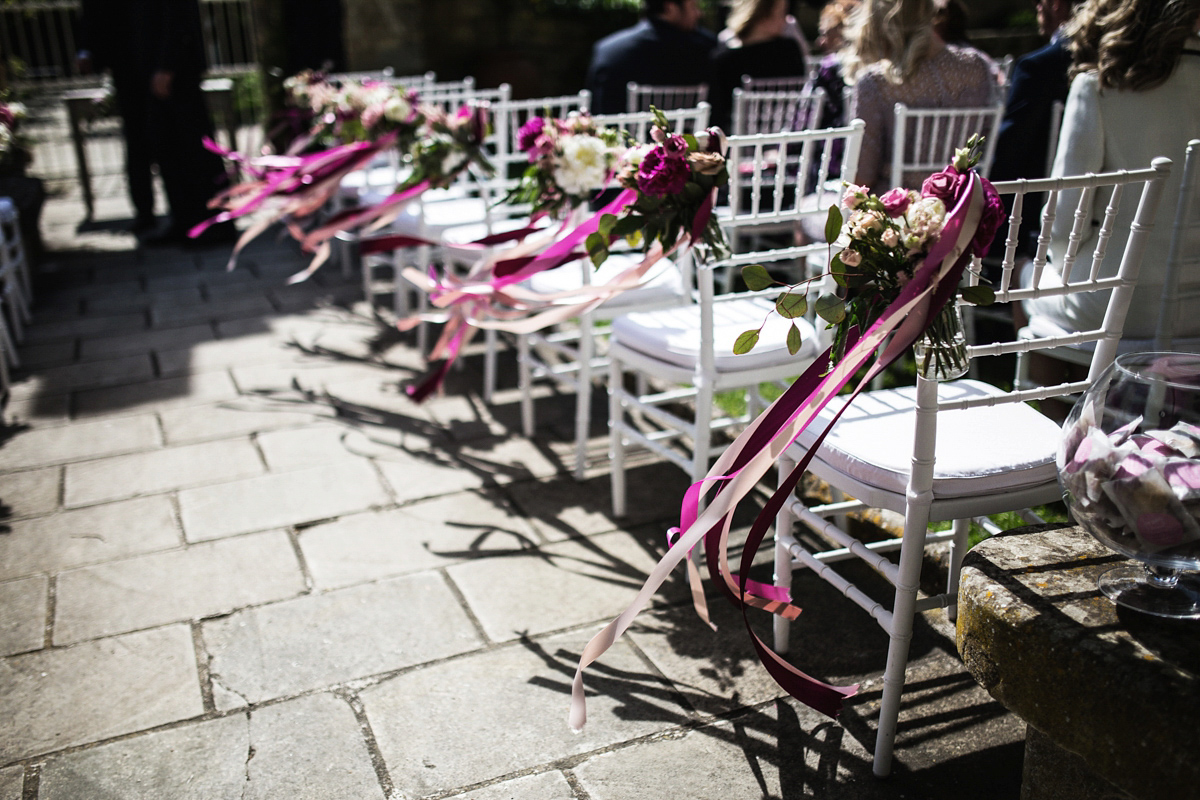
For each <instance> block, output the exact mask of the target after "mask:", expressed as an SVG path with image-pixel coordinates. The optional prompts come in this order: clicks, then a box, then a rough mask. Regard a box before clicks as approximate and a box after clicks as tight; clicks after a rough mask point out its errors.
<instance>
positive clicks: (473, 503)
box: [298, 492, 536, 589]
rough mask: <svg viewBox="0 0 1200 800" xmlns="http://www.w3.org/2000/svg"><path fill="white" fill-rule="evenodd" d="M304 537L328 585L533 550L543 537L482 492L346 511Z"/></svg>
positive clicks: (315, 571)
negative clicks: (359, 511) (395, 506)
mask: <svg viewBox="0 0 1200 800" xmlns="http://www.w3.org/2000/svg"><path fill="white" fill-rule="evenodd" d="M298 538H299V540H300V549H301V550H302V551H303V553H304V560H305V562H306V563H307V564H308V568H309V570H310V571H311V572H312V576H313V581H314V582H315V584H316V586H317V588H320V589H325V588H332V587H336V586H348V585H353V584H356V583H363V582H365V581H370V580H377V579H379V578H386V577H391V576H395V575H400V574H404V573H407V572H415V571H420V570H427V569H434V568H437V567H443V566H446V565H448V564H454V563H458V562H460V561H463V560H467V559H474V558H485V557H487V556H495V555H505V554H512V553H521V552H526V551H528V550H529V549H530V548H532V547H534V546H535V544H536V542H535V540H534V539H533V536H532V531H531V530H530V529H529V525H528V522H527V521H526V520H524V519H522V518H521V517H518V516H515V515H513V513H512V511H511V509H509V508H507V507H506V506H505V505H504V503H503V502H501V501H500V500H499V498H497V497H496V496H495V495H492V494H488V493H477V492H461V493H457V494H451V495H446V496H445V497H440V498H436V499H433V500H425V501H422V502H418V503H413V504H411V505H407V506H405V507H403V508H398V509H388V510H385V511H375V512H369V513H366V514H355V515H352V516H346V517H342V518H341V519H339V520H337V521H335V522H330V523H328V524H325V525H315V526H313V527H311V528H306V529H305V530H303V531H301V532H300V534H299V537H298Z"/></svg>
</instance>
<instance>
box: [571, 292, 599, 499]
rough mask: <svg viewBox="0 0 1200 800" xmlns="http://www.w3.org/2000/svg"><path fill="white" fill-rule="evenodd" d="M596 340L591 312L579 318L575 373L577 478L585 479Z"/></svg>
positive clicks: (579, 479)
mask: <svg viewBox="0 0 1200 800" xmlns="http://www.w3.org/2000/svg"><path fill="white" fill-rule="evenodd" d="M595 349H596V341H595V338H594V337H593V336H592V318H591V314H584V315H583V318H582V319H581V320H579V355H578V358H579V371H578V372H577V373H576V374H575V480H578V481H581V480H583V473H584V468H585V467H586V466H587V446H588V434H589V433H590V432H591V423H592V358H593V356H594V354H595Z"/></svg>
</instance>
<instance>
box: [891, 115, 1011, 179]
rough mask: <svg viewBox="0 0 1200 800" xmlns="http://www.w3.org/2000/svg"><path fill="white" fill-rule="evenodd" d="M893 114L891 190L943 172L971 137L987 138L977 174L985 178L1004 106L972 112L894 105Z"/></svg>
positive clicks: (990, 162) (989, 167)
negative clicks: (931, 174) (973, 135)
mask: <svg viewBox="0 0 1200 800" xmlns="http://www.w3.org/2000/svg"><path fill="white" fill-rule="evenodd" d="M893 111H894V113H895V127H894V133H893V142H892V167H891V185H892V186H909V185H910V183H908V182H906V181H909V180H913V179H915V180H918V181H919V180H921V179H923V178H924V176H926V175H929V174H930V173H933V172H938V171H939V170H941V169H943V168H944V167H945V166H946V165H947V164H949V163H950V162H951V161H953V160H954V151H955V150H957V149H958V148H960V147H964V146H966V143H967V139H968V138H970V136H971V134H973V133H978V134H980V135H982V136H984V137H986V139H985V141H984V152H983V154H982V157H981V158H980V161H979V165H978V170H979V173H980V174H981V175H983V176H984V177H986V176H987V174H988V171H989V170H990V169H991V167H992V159H993V158H994V157H995V154H996V134H997V132H998V131H999V129H1000V118H1001V117H1002V116H1003V115H1004V104H1003V103H997V104H995V105H991V106H978V107H971V108H909V107H908V106H906V105H905V104H904V103H896V105H895V108H894V109H893Z"/></svg>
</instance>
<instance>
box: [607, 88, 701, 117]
mask: <svg viewBox="0 0 1200 800" xmlns="http://www.w3.org/2000/svg"><path fill="white" fill-rule="evenodd" d="M625 100H626V104H625V110H626V111H649V110H650V106H654V107H655V108H658V109H661V110H663V111H665V110H667V109H669V108H693V107H695V106H696V105H697V104H698V103H702V102H704V101H706V100H708V84H707V83H696V84H689V85H685V86H655V85H650V84H645V83H636V82H634V81H630V82H629V83H628V84H626V86H625Z"/></svg>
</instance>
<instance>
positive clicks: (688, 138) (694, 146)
mask: <svg viewBox="0 0 1200 800" xmlns="http://www.w3.org/2000/svg"><path fill="white" fill-rule="evenodd" d="M683 140H684V141H685V142H687V146H688V150H691V151H692V152H693V153H694V152H696V151H697V150H699V149H700V143H699V142H697V141H696V137H695V136H693V135H692V134H690V133H685V134H684V135H683Z"/></svg>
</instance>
